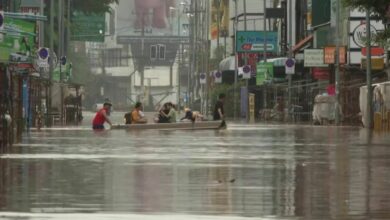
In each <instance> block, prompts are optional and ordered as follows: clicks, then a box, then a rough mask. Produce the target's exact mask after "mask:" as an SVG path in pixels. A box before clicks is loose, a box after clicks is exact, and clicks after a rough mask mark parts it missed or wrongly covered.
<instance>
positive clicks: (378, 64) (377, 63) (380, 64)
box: [361, 58, 385, 70]
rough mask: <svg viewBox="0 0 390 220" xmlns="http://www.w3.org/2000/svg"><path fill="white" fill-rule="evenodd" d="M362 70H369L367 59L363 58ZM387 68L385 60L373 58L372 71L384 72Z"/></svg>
mask: <svg viewBox="0 0 390 220" xmlns="http://www.w3.org/2000/svg"><path fill="white" fill-rule="evenodd" d="M361 67H362V69H366V68H367V59H366V58H362V62H361ZM384 68H385V61H384V59H383V58H371V69H372V70H383V69H384Z"/></svg>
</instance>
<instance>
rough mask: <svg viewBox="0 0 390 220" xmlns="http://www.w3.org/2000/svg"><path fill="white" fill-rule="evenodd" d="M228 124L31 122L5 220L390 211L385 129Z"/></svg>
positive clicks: (8, 181)
mask: <svg viewBox="0 0 390 220" xmlns="http://www.w3.org/2000/svg"><path fill="white" fill-rule="evenodd" d="M117 119H120V117H118V116H117ZM89 120H90V119H88V118H87V117H86V119H85V121H87V122H88V121H89ZM228 127H229V128H228V129H227V130H221V131H151V130H149V131H131V132H128V131H125V130H108V131H104V132H93V131H92V130H90V129H89V125H85V126H82V127H79V128H68V129H53V130H51V131H42V132H30V133H29V134H26V135H25V137H24V139H23V142H22V143H21V144H18V145H16V146H15V147H14V148H13V149H12V151H11V152H10V153H9V154H4V155H1V156H0V211H1V212H0V219H33V220H38V219H61V220H62V219H97V220H100V219H145V220H154V219H160V220H161V219H162V220H165V219H183V220H189V219H199V220H203V219H204V220H206V219H217V220H218V219H226V220H243V219H267V220H268V219H286V220H290V219H359V220H360V219H362V220H363V219H390V190H389V186H390V135H389V134H369V133H368V132H367V131H366V130H364V129H361V128H354V127H339V128H336V127H316V126H305V125H297V126H289V125H264V124H263V125H261V124H259V125H241V124H229V125H228Z"/></svg>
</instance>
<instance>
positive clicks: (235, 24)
mask: <svg viewBox="0 0 390 220" xmlns="http://www.w3.org/2000/svg"><path fill="white" fill-rule="evenodd" d="M237 1H238V0H234V24H233V28H234V88H233V117H234V120H236V117H237V81H238V62H237V56H238V54H237V45H236V42H237V39H236V38H237V29H238V26H237V25H238V9H237Z"/></svg>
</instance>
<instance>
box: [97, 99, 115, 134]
mask: <svg viewBox="0 0 390 220" xmlns="http://www.w3.org/2000/svg"><path fill="white" fill-rule="evenodd" d="M111 106H112V104H111V103H109V102H105V103H104V104H103V108H101V109H100V110H99V111H98V112H96V115H95V117H94V118H93V121H92V129H94V130H103V129H104V123H105V122H107V123H108V124H109V125H110V126H112V122H111V120H110V118H109V117H108V116H109V115H110V109H111Z"/></svg>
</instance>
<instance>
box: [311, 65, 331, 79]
mask: <svg viewBox="0 0 390 220" xmlns="http://www.w3.org/2000/svg"><path fill="white" fill-rule="evenodd" d="M312 73H313V78H314V79H329V69H328V68H327V67H325V68H321V67H313V68H312Z"/></svg>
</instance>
